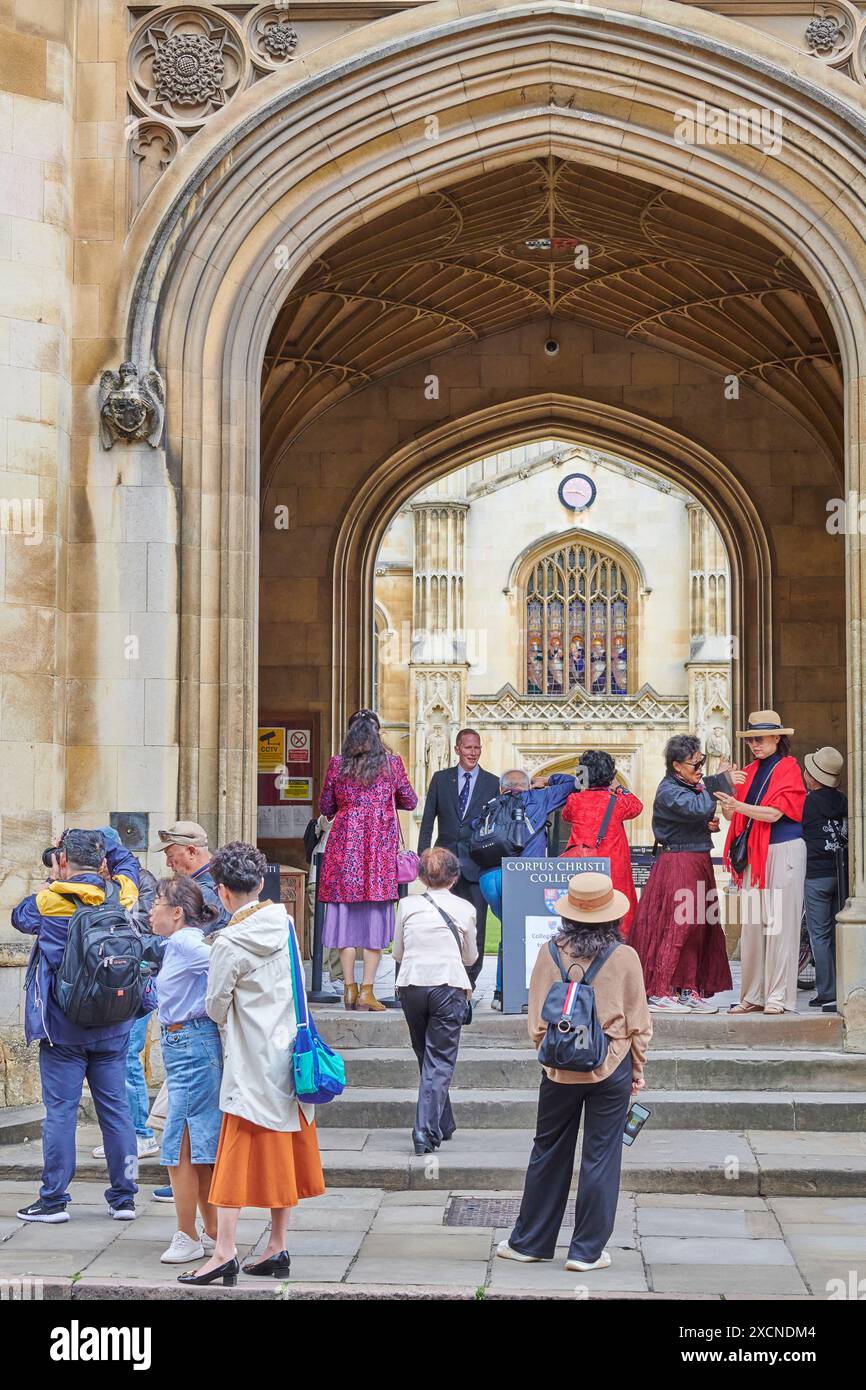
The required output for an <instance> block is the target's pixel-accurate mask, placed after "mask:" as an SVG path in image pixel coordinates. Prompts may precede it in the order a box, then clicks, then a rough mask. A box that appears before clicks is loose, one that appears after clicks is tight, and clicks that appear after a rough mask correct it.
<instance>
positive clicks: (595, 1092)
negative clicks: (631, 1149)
mask: <svg viewBox="0 0 866 1390" xmlns="http://www.w3.org/2000/svg"><path fill="white" fill-rule="evenodd" d="M631 1079H632V1065H631V1052H630V1051H629V1053H628V1056H627V1057H624V1058H623V1060H622V1061H621V1062H620V1064H619V1066H618V1067H617V1069H616V1071H614V1072H613V1073H612V1074H611V1075H610V1076H608V1077H606V1078H605V1080H604V1081H596V1082H592V1083H591V1084H589V1085H584V1084H582V1083H580V1082H577V1083H575V1084H574V1085H571V1084H569V1083H563V1082H560V1081H550V1080H548V1077H547V1076H546V1075H545V1076H543V1077H542V1079H541V1089H540V1091H539V1093H538V1119H537V1121H536V1131H535V1143H534V1144H533V1146H532V1156H531V1158H530V1160H529V1167H528V1169H527V1171H526V1181H525V1183H524V1187H523V1200H522V1202H521V1204H520V1215H519V1216H518V1218H517V1224H516V1225H515V1227H514V1230H513V1231H512V1233H511V1235H510V1236H509V1238H508V1243H509V1245H511V1246H512V1248H513V1249H515V1250H519V1251H520V1253H521V1254H522V1255H536V1256H538V1257H539V1258H540V1259H545V1260H551V1259H553V1257H554V1255H555V1253H556V1238H557V1236H558V1235H559V1231H560V1227H561V1226H562V1218H563V1216H564V1215H565V1206H566V1203H567V1201H568V1193H569V1189H570V1187H571V1179H572V1174H573V1173H574V1153H575V1148H576V1145H577V1132H578V1129H579V1127H580V1120H581V1115H582V1116H583V1149H582V1153H581V1159H580V1176H579V1178H578V1185H577V1209H576V1212H575V1219H574V1231H573V1233H572V1237H571V1243H570V1245H569V1247H568V1256H569V1259H574V1260H586V1261H592V1260H597V1259H598V1257H599V1255H600V1254H601V1252H602V1250H603V1249H604V1245H605V1241H607V1240H609V1239H610V1233H611V1231H612V1230H613V1224H614V1221H615V1220H616V1204H617V1199H618V1197H619V1180H620V1169H621V1167H622V1133H623V1130H624V1128H625V1118H626V1115H627V1114H628V1109H629V1103H630V1100H631Z"/></svg>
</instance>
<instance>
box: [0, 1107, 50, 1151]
mask: <svg viewBox="0 0 866 1390" xmlns="http://www.w3.org/2000/svg"><path fill="white" fill-rule="evenodd" d="M44 1119H45V1107H44V1106H43V1105H10V1106H4V1107H3V1108H2V1109H0V1145H3V1144H22V1143H23V1142H24V1140H25V1139H41V1138H42V1121H43V1120H44Z"/></svg>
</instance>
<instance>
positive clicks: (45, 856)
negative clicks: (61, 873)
mask: <svg viewBox="0 0 866 1390" xmlns="http://www.w3.org/2000/svg"><path fill="white" fill-rule="evenodd" d="M55 856H57V857H58V858H59V857H60V850H59V848H58V847H57V845H49V846H48V848H47V849H44V850H43V851H42V863H43V864H44V865H45V868H46V869H51V868H53V865H52V863H51V861H52V859H53V858H54V857H55Z"/></svg>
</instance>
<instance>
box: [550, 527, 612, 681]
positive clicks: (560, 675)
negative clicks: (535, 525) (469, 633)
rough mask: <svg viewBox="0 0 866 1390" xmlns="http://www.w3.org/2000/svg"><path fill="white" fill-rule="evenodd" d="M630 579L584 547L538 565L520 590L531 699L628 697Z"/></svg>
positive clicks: (555, 553)
mask: <svg viewBox="0 0 866 1390" xmlns="http://www.w3.org/2000/svg"><path fill="white" fill-rule="evenodd" d="M628 601H629V594H628V580H627V579H626V576H625V574H624V573H623V570H622V566H621V565H620V564H618V563H617V562H616V561H615V560H613V559H611V557H610V556H609V555H605V554H604V552H603V551H599V550H595V549H592V548H590V547H589V546H583V545H582V546H580V547H575V546H573V545H571V546H562V547H560V548H559V549H557V550H554V551H552V552H551V553H550V554H549V555H545V556H543V557H542V558H541V559H540V560H538V561H536V563H535V565H534V566H533V569H532V573H531V574H530V576H529V581H528V583H527V586H526V690H527V693H528V694H530V695H569V694H570V693H571V692H572V691H574V690H578V689H580V690H584V691H586V693H587V694H589V695H625V694H627V693H628V671H629V659H630V653H629V634H628Z"/></svg>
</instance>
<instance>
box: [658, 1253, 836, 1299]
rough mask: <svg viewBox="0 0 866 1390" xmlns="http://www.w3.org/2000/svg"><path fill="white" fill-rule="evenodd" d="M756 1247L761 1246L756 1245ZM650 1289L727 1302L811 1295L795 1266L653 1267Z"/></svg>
mask: <svg viewBox="0 0 866 1390" xmlns="http://www.w3.org/2000/svg"><path fill="white" fill-rule="evenodd" d="M752 1243H753V1244H758V1243H759V1242H757V1241H753V1242H752ZM649 1273H650V1286H651V1288H653V1289H654V1290H655V1291H656V1293H665V1294H667V1293H693V1294H698V1293H717V1294H723V1295H724V1296H725V1297H726V1298H728V1297H730V1296H731V1295H733V1294H737V1295H739V1296H741V1297H743V1298H765V1297H769V1296H770V1295H786V1294H788V1295H790V1294H807V1293H808V1292H809V1290H808V1289H807V1287H806V1285H805V1283H804V1282H803V1280H802V1279H801V1277H800V1275H799V1273H798V1272H797V1269H796V1268H795V1266H794V1265H793V1264H791V1265H769V1266H768V1265H748V1264H734V1265H722V1264H706V1265H685V1264H662V1263H659V1264H651V1265H650V1271H649Z"/></svg>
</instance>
